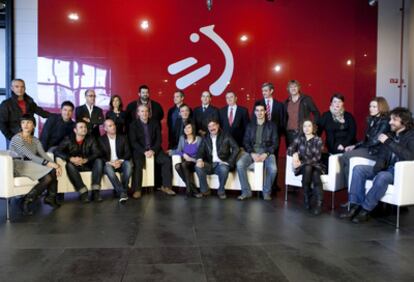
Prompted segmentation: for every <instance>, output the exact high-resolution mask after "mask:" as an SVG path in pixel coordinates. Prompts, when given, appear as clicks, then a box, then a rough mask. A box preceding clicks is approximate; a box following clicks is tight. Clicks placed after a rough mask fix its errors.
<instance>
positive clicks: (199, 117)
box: [194, 104, 220, 132]
mask: <svg viewBox="0 0 414 282" xmlns="http://www.w3.org/2000/svg"><path fill="white" fill-rule="evenodd" d="M210 119H216V120H217V121H220V115H219V110H218V109H217V108H216V107H214V106H213V105H211V104H210V105H209V106H208V107H207V109H206V110H205V111H204V112H203V107H202V106H200V107H197V108H195V109H194V122H195V125H196V130H197V132H199V130H203V131H205V132H208V128H207V125H208V121H209V120H210Z"/></svg>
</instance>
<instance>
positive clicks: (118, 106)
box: [105, 95, 126, 134]
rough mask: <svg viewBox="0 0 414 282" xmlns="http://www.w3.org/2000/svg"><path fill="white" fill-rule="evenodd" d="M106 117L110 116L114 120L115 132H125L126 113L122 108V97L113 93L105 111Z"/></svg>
mask: <svg viewBox="0 0 414 282" xmlns="http://www.w3.org/2000/svg"><path fill="white" fill-rule="evenodd" d="M105 117H106V118H110V119H112V120H113V121H114V122H115V125H116V133H117V134H125V132H126V129H125V117H126V113H125V111H124V110H123V109H122V99H121V97H120V96H119V95H113V96H112V97H111V101H110V102H109V111H108V112H107V113H106V116H105Z"/></svg>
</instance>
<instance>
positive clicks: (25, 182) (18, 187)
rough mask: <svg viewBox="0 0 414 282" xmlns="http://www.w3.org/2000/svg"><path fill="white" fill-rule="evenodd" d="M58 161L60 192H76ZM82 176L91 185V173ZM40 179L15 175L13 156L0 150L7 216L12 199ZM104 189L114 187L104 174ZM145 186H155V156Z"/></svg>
mask: <svg viewBox="0 0 414 282" xmlns="http://www.w3.org/2000/svg"><path fill="white" fill-rule="evenodd" d="M57 162H58V163H59V164H60V165H62V168H63V169H62V175H61V176H59V177H58V193H68V192H74V191H75V189H74V188H73V186H72V184H71V183H70V181H69V179H68V177H67V174H66V170H65V166H64V161H63V160H61V159H58V160H57ZM81 176H82V179H83V181H84V182H85V184H86V185H87V186H88V187H90V184H91V183H90V182H91V173H90V172H81ZM37 182H38V181H33V180H31V179H30V178H28V177H14V176H13V158H12V156H11V154H10V152H9V151H0V198H2V199H5V200H6V218H7V220H9V219H10V210H9V204H10V199H11V198H13V197H17V196H23V195H26V194H27V193H28V192H29V191H30V190H31V189H32V188H33V186H34V185H36V184H37ZM101 185H102V189H103V190H104V189H113V187H112V184H111V182H110V181H109V179H108V178H107V177H106V176H104V177H103V178H102V183H101ZM142 186H143V187H153V186H154V158H148V159H146V164H145V169H144V170H143V179H142Z"/></svg>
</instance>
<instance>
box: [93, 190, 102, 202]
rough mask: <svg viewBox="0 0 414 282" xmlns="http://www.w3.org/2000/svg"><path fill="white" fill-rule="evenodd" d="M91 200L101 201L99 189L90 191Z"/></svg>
mask: <svg viewBox="0 0 414 282" xmlns="http://www.w3.org/2000/svg"><path fill="white" fill-rule="evenodd" d="M92 200H93V201H94V202H98V203H100V202H102V201H103V199H102V197H101V194H100V191H99V190H93V191H92Z"/></svg>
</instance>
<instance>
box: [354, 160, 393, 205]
mask: <svg viewBox="0 0 414 282" xmlns="http://www.w3.org/2000/svg"><path fill="white" fill-rule="evenodd" d="M368 179H369V180H372V179H374V182H373V183H372V188H371V189H370V190H369V192H368V193H367V194H365V181H366V180H368ZM393 183H394V167H393V166H392V167H389V168H388V169H387V170H385V171H380V172H378V173H377V174H375V172H374V167H373V166H369V165H357V166H355V167H354V169H353V171H352V181H351V187H350V191H349V202H350V203H351V204H357V205H360V206H362V208H363V209H364V210H367V211H372V210H373V209H374V208H375V207H376V206H377V204H378V202H379V201H380V200H381V198H382V197H384V195H385V192H387V187H388V185H389V184H393Z"/></svg>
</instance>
